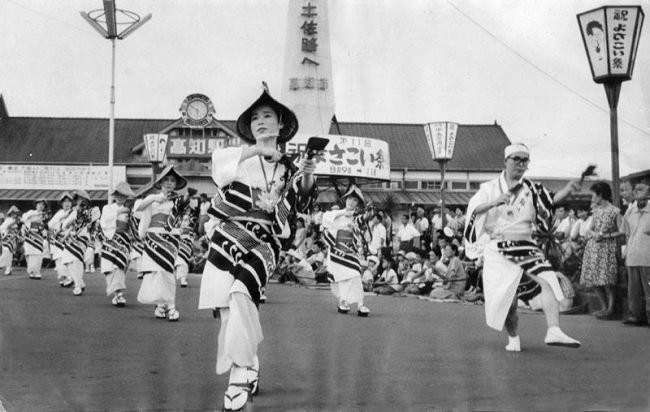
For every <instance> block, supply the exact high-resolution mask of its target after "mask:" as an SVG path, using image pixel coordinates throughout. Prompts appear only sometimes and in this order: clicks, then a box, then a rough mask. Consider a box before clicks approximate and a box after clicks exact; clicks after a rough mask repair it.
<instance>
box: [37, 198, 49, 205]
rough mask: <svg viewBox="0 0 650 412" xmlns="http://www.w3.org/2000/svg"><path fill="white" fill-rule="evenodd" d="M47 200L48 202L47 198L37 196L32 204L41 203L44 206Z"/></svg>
mask: <svg viewBox="0 0 650 412" xmlns="http://www.w3.org/2000/svg"><path fill="white" fill-rule="evenodd" d="M47 202H48V200H47V199H46V198H44V197H39V198H38V199H36V201H34V205H37V204H39V203H43V204H44V205H45V206H47Z"/></svg>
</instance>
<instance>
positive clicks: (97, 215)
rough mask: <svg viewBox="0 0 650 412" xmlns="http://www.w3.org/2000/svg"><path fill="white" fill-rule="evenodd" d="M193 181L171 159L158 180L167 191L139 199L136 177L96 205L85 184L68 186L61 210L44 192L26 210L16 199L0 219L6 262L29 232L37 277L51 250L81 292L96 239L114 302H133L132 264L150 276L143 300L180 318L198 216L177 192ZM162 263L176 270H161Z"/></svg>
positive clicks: (30, 262)
mask: <svg viewBox="0 0 650 412" xmlns="http://www.w3.org/2000/svg"><path fill="white" fill-rule="evenodd" d="M186 185H187V181H186V180H185V179H184V178H183V177H182V176H180V174H178V172H176V171H175V170H174V168H173V167H171V166H170V167H168V168H166V169H165V170H164V171H163V172H162V173H161V175H160V177H159V178H158V180H156V182H155V183H154V188H156V189H159V190H160V193H157V194H152V195H149V196H147V197H145V198H144V199H137V200H136V195H135V193H134V192H133V191H132V189H131V188H130V187H129V185H128V184H127V183H125V182H121V183H119V184H117V185H116V187H115V190H114V191H113V193H112V194H111V195H112V197H113V199H114V202H113V203H110V204H107V205H105V206H104V207H103V208H102V210H101V211H100V210H99V208H98V207H93V206H91V199H90V196H89V195H88V193H87V192H86V191H85V190H76V191H74V192H72V193H70V192H65V193H63V194H62V195H61V197H60V198H59V204H60V209H59V210H57V211H56V213H54V214H51V213H50V212H49V211H48V208H47V201H46V200H45V199H39V200H37V201H36V203H35V208H34V209H33V210H29V211H27V212H25V213H24V214H22V215H21V214H20V211H19V210H18V209H17V208H16V207H15V206H12V207H11V208H10V210H9V211H8V213H7V217H6V219H5V220H4V221H3V222H2V224H1V225H0V236H1V238H2V254H1V255H0V268H4V274H5V275H7V276H8V275H11V273H12V261H13V258H14V254H15V253H16V252H17V245H18V243H19V241H21V240H22V244H23V250H24V255H25V260H26V263H27V269H26V271H27V274H28V276H29V277H30V278H32V279H41V278H42V274H41V271H42V265H43V259H44V257H45V256H51V259H52V260H53V261H54V263H55V271H56V273H57V278H58V279H59V284H60V286H62V287H71V288H72V293H73V295H75V296H81V295H83V293H84V291H85V289H86V284H85V282H84V273H85V272H86V271H92V266H93V262H94V259H95V253H94V249H95V244H99V245H101V246H100V262H101V263H100V271H101V273H102V274H103V275H104V279H105V281H106V294H107V296H109V297H110V298H111V303H112V304H113V305H115V306H118V307H123V306H125V305H126V299H125V297H124V290H125V289H126V271H127V270H128V268H129V267H130V266H132V267H134V268H135V269H136V270H137V271H138V273H139V275H138V277H139V278H142V279H143V281H142V284H141V286H140V290H139V293H138V301H139V302H140V303H143V304H155V305H156V309H155V311H154V315H155V316H156V317H157V318H167V319H168V320H170V321H177V320H178V319H179V316H180V314H179V312H178V310H177V309H176V305H175V287H176V280H177V279H178V280H180V284H181V287H186V286H187V275H188V272H189V265H190V260H191V257H192V243H193V232H192V228H193V227H194V224H195V222H196V219H197V217H198V213H197V208H196V206H194V204H195V202H191V201H190V198H189V195H187V194H185V195H180V194H178V192H177V191H178V190H180V189H182V188H184V187H185V186H186ZM73 204H74V206H73ZM161 267H164V268H165V269H167V271H168V272H169V273H171V276H162V277H161V276H159V275H156V274H155V272H156V271H157V270H156V269H159V268H161ZM145 274H147V275H149V276H145Z"/></svg>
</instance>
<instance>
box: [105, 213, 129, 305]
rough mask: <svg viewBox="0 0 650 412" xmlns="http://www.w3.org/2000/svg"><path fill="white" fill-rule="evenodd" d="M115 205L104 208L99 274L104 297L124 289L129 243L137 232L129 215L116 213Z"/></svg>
mask: <svg viewBox="0 0 650 412" xmlns="http://www.w3.org/2000/svg"><path fill="white" fill-rule="evenodd" d="M118 208H119V206H118V205H117V203H113V204H111V205H106V206H104V209H103V210H102V217H101V220H100V223H101V233H102V234H103V237H104V242H103V243H102V249H101V272H102V273H103V274H104V275H105V280H106V295H107V296H110V295H111V294H113V293H115V292H117V291H120V290H123V289H126V270H127V268H128V266H129V256H130V254H131V242H132V239H133V237H134V233H135V232H136V231H137V229H136V226H135V222H134V221H133V219H132V218H131V217H130V215H128V214H127V215H126V216H120V215H118V214H117V213H116V211H117V209H118Z"/></svg>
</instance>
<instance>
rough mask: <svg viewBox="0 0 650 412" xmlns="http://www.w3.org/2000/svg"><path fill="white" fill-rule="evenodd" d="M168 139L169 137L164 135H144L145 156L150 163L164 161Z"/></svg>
mask: <svg viewBox="0 0 650 412" xmlns="http://www.w3.org/2000/svg"><path fill="white" fill-rule="evenodd" d="M168 138H169V136H167V135H166V134H155V133H151V134H145V135H144V144H145V146H146V147H147V155H148V157H149V161H150V162H163V161H165V152H166V149H167V139H168Z"/></svg>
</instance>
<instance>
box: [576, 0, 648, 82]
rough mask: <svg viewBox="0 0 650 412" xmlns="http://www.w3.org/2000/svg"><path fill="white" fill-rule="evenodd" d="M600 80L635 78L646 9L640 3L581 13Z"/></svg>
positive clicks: (593, 70) (583, 31)
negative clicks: (635, 62)
mask: <svg viewBox="0 0 650 412" xmlns="http://www.w3.org/2000/svg"><path fill="white" fill-rule="evenodd" d="M577 17H578V24H579V25H580V33H581V34H582V41H583V43H584V45H585V50H586V51H587V57H588V58H589V66H590V67H591V75H592V76H593V78H594V81H595V82H596V83H604V82H606V81H608V80H618V81H626V80H631V79H632V72H633V71H634V60H635V59H636V51H637V48H638V47H639V37H640V35H641V28H642V27H643V18H644V13H643V10H642V9H641V7H640V6H604V7H600V8H597V9H594V10H590V11H587V12H584V13H581V14H578V16H577Z"/></svg>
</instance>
